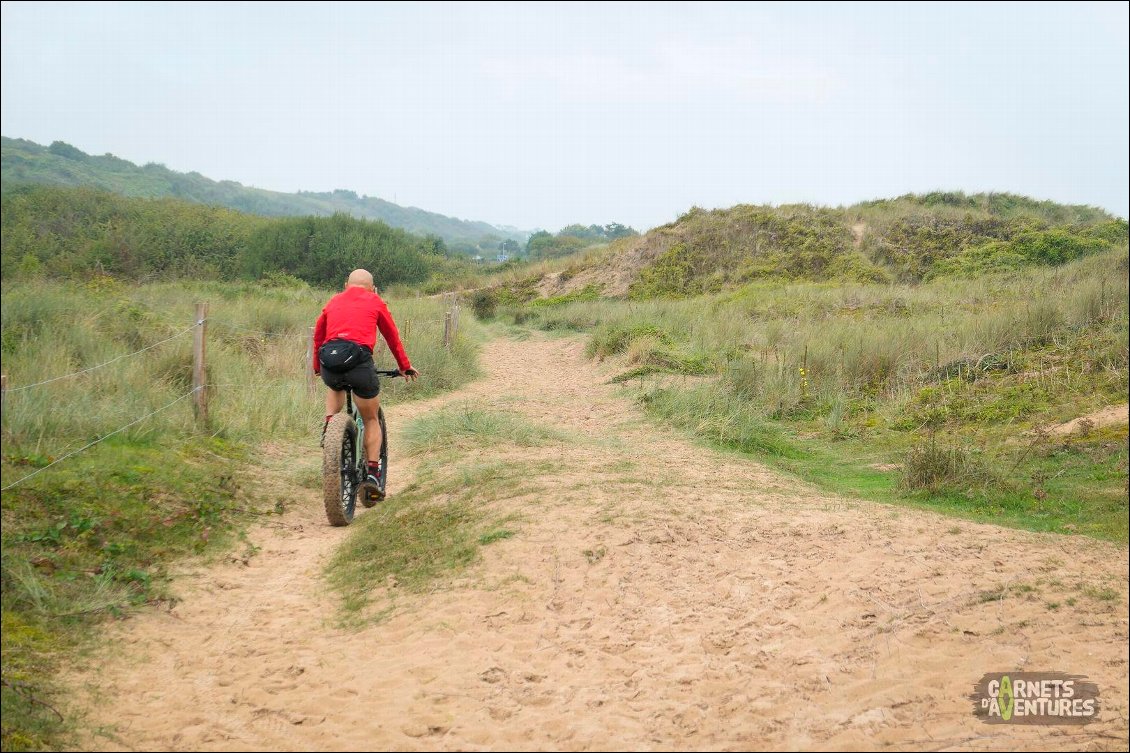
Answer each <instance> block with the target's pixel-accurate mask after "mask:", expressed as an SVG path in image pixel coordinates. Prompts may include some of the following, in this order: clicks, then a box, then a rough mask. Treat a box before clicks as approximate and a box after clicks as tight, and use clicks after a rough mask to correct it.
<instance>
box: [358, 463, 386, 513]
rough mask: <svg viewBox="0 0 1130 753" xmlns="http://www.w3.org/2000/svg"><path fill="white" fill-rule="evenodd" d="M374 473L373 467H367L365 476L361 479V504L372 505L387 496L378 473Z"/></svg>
mask: <svg viewBox="0 0 1130 753" xmlns="http://www.w3.org/2000/svg"><path fill="white" fill-rule="evenodd" d="M379 473H380V471H377V473H374V472H373V470H372V468H370V467H366V469H365V478H364V479H363V480H362V481H361V488H360V490H359V491H360V492H361V504H363V505H365V507H372V506H373V505H375V504H377V503H378V502H380V501H381V500H383V499H384V498H385V493H384V490H383V489H381V482H380V478H379V476H378V474H379Z"/></svg>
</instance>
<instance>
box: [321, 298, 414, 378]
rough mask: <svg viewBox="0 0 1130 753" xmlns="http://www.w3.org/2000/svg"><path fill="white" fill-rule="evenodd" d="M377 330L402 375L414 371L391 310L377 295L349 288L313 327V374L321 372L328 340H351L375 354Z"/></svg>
mask: <svg viewBox="0 0 1130 753" xmlns="http://www.w3.org/2000/svg"><path fill="white" fill-rule="evenodd" d="M377 330H380V333H381V336H382V337H384V339H385V342H386V343H388V349H389V350H390V351H392V356H393V358H395V359H396V365H397V367H398V368H400V369H401V370H403V371H407V370H408V369H410V368H412V364H411V363H410V362H409V361H408V354H407V353H405V352H404V345H402V344H401V342H400V332H398V331H397V329H396V322H394V321H393V320H392V314H391V313H389V310H388V306H387V305H385V302H384V301H382V300H381V297H380V296H379V295H377V294H376V293H371V292H369V291H368V290H366V289H365V288H360V287H357V286H355V285H354V286H350V287H348V288H346V289H345V291H344V292H341V293H338V294H337V295H335V296H334V297H333V298H331V299H330V302H329V303H327V304H326V307H325V308H324V309H322V314H321V316H319V317H318V323H317V324H315V325H314V371H315V373H317V372H319V371H321V369H322V366H321V364H319V363H318V348H320V347H322V343H324V342H326V341H327V340H349V341H351V342H355V343H357V344H358V345H365V346H368V348H369V349H370V350H374V349H375V348H376V346H377Z"/></svg>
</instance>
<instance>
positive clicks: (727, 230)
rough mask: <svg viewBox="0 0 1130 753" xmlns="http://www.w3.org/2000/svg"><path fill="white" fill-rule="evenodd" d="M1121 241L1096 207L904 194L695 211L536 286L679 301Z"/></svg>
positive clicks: (1060, 258) (1008, 263)
mask: <svg viewBox="0 0 1130 753" xmlns="http://www.w3.org/2000/svg"><path fill="white" fill-rule="evenodd" d="M1126 242H1127V223H1126V220H1124V219H1120V218H1117V217H1114V216H1113V215H1111V214H1109V213H1107V212H1105V211H1103V210H1101V209H1097V208H1095V207H1089V206H1078V205H1065V204H1057V203H1055V202H1050V201H1038V200H1035V199H1030V198H1027V197H1025V196H1018V195H1016V194H1009V193H984V194H965V193H961V192H935V193H929V194H921V195H916V194H909V195H906V196H900V197H898V198H895V199H883V200H877V201H868V202H862V203H860V204H856V205H854V206H850V207H835V208H831V207H816V206H810V205H807V204H789V205H782V206H753V205H747V204H740V205H737V206H734V207H730V208H728V209H714V210H705V209H700V208H698V207H694V208H692V209H691V210H690V211H688V212H686V213H685V214H683V215H682V216H681V217H679V218H678V219H677V220H676V221H675V222H672V223H670V224H667V225H663V226H661V227H658V228H655V229H654V230H652V231H650V232H648V233H646V234H644V235H641V236H638V237H632V238H624V239H620V240H617V241H615V242H614V243H612V244H611V245H610V246H609V248H608V250H607V252H606V253H604V254H603V255H598V256H595V257H590V258H588V259H586V260H585V261H584V262H583V263H580V262H578V263H575V264H570V265H569V267H568V268H567V269H566V272H565V273H551V274H548V275H546V276H545V277H544V278H543V279H541V280H540V281H538V282H537V286H536V287H537V289H538V291H539V292H540V294H541V295H545V296H551V297H552V296H560V295H568V294H570V293H575V292H577V291H580V290H586V289H590V288H591V289H592V290H595V291H598V292H599V293H600V294H602V295H608V296H625V295H627V296H630V297H633V298H653V297H662V298H667V297H674V298H683V297H688V296H694V295H700V294H703V293H712V292H717V291H719V290H723V289H727V288H733V287H737V286H740V285H743V284H745V283H748V282H752V281H754V280H757V279H763V278H777V279H807V280H854V281H860V282H885V281H904V282H914V281H919V280H927V279H931V278H934V277H940V276H972V275H977V274H982V273H985V272H991V271H999V270H1007V269H1015V268H1019V267H1024V266H1032V265H1041V264H1043V265H1052V264H1060V263H1063V262H1066V261H1070V260H1072V259H1075V258H1078V257H1081V256H1086V255H1089V254H1092V253H1096V252H1099V251H1102V250H1104V249H1107V248H1111V247H1113V246H1117V245H1125V244H1126ZM527 287H528V286H527ZM530 289H531V290H532V288H530Z"/></svg>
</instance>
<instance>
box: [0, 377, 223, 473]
mask: <svg viewBox="0 0 1130 753" xmlns="http://www.w3.org/2000/svg"><path fill="white" fill-rule="evenodd" d="M201 389H203V388H202V387H194V388H192V389H191V390H189V391H188V392H186V393H184V394H183V395H181V396H180V397H178V398H177V399H175V400H173V401H172V402H169V403H165V404H164V405H162V406H161V407H160V408H157V409H155V410H151V411H149V412H148V413H146V414H145V415H144V416H141V417H139V418H136V419H134V420H133V421H130V422H129V423H128V424H126V425H125V426H122V427H119V428H117V429H114V430H113V431H111V432H109V433H108V434H103V435H102V436H100V437H99V438H98V439H95V440H94V441H93V442H89V443H87V444H85V445H83V446H82V447H80V448H78V449H77V450H72V451H71V452H68V453H67V454H66V455H63V456H61V457H58V458H56V459H55V460H52V461H51V462H50V463H48V464H47V465H45V466H43V467H42V468H36V469H35V470H34V471H32V472H31V473H29V474H27V475H26V476H23V477H22V478H19V479H17V480H16V481H13V482H12V483H10V484H8V485H7V486H5V487H3V488H2V489H0V491H5V492H6V491H8V490H9V489H13V488H15V487H17V486H19V485H20V484H22V483H23V482H25V481H27V480H28V479H30V478H32V477H33V476H38V475H39V474H40V473H43V472H44V471H45V470H47V469H48V468H50V467H52V466H54V465H58V464H59V463H61V462H63V461H64V460H66V459H67V458H69V457H73V456H74V455H78V454H79V453H80V452H83V451H84V450H89V449H90V448H91V447H93V446H94V445H96V444H100V443H102V442H105V441H106V440H107V439H109V438H110V437H112V436H114V435H115V434H121V433H122V432H123V431H125V430H126V429H128V428H130V427H131V426H136V425H138V424H139V423H141V422H142V421H144V420H145V419H147V418H149V417H150V416H155V415H157V414H158V413H160V412H161V411H164V410H168V409H169V408H171V407H173V406H174V405H176V404H177V403H179V402H180V401H181V400H184V399H185V398H187V397H190V396H192V395H194V394H196V393H197V392H199V391H200V390H201Z"/></svg>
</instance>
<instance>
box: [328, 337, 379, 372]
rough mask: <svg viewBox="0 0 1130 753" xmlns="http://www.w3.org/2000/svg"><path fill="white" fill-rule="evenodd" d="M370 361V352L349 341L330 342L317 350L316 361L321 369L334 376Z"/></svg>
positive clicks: (371, 353) (362, 346)
mask: <svg viewBox="0 0 1130 753" xmlns="http://www.w3.org/2000/svg"><path fill="white" fill-rule="evenodd" d="M372 359H373V352H372V351H371V350H369V349H368V348H366V347H365V346H364V345H358V344H357V343H355V342H352V341H350V340H330V341H328V342H325V343H322V347H320V348H318V361H319V362H320V363H321V364H322V368H323V369H325V370H326V371H330V372H333V373H335V374H343V373H345V372H346V371H350V370H352V369H355V368H357V367H358V366H363V365H365V364H366V363H367V362H369V361H371V360H372Z"/></svg>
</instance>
